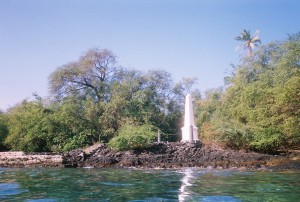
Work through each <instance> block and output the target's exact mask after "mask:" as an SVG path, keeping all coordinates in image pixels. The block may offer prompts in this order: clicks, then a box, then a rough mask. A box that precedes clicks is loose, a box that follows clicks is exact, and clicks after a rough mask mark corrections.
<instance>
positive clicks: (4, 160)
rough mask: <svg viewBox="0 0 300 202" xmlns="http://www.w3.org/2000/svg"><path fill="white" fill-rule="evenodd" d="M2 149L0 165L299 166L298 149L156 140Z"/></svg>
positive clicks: (294, 168)
mask: <svg viewBox="0 0 300 202" xmlns="http://www.w3.org/2000/svg"><path fill="white" fill-rule="evenodd" d="M1 153H2V154H0V167H66V168H70V167H71V168H76V167H92V168H99V167H116V168H121V167H140V168H181V167H199V168H217V169H245V170H258V169H260V170H264V169H276V170H300V152H297V151H293V152H286V153H282V154H279V155H269V154H260V153H255V152H247V151H242V150H240V151H236V150H231V149H223V148H220V147H216V146H212V145H200V144H198V145H194V144H189V143H181V142H172V143H154V144H152V145H151V146H150V147H148V148H145V149H136V150H130V151H113V150H111V149H110V148H108V147H107V146H105V145H104V144H98V145H94V146H92V147H89V148H86V149H76V150H73V151H70V152H67V153H65V154H46V153H42V154H41V153H40V154H32V153H27V154H26V153H23V152H20V153H19V155H16V154H14V155H12V153H16V152H11V155H10V154H9V152H1Z"/></svg>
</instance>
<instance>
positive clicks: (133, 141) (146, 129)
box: [108, 125, 156, 150]
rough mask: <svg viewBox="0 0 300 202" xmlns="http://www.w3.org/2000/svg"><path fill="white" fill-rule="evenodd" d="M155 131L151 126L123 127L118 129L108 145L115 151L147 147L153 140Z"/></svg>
mask: <svg viewBox="0 0 300 202" xmlns="http://www.w3.org/2000/svg"><path fill="white" fill-rule="evenodd" d="M155 130H156V128H155V127H154V126H152V125H141V126H133V125H125V126H122V127H121V128H120V129H119V132H118V136H116V137H114V138H112V139H111V140H110V141H109V143H108V145H109V146H110V147H111V148H112V149H115V150H129V149H136V148H143V147H147V146H148V145H149V144H151V143H152V142H153V141H154V140H155V137H156V132H155Z"/></svg>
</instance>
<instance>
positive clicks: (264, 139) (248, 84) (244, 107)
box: [198, 33, 300, 151]
mask: <svg viewBox="0 0 300 202" xmlns="http://www.w3.org/2000/svg"><path fill="white" fill-rule="evenodd" d="M227 82H228V86H227V88H226V90H225V91H224V93H222V94H220V93H218V97H217V98H216V99H213V98H212V97H211V96H208V97H207V99H206V100H205V101H203V102H202V103H200V106H199V108H201V107H202V110H203V108H204V109H205V108H207V109H206V111H205V113H206V114H207V115H206V116H205V117H208V118H203V116H204V115H203V113H204V112H201V113H200V114H198V118H200V120H198V121H199V124H200V125H201V129H202V130H203V133H204V134H206V135H207V136H208V135H209V134H214V135H215V136H216V137H217V138H219V140H222V141H225V142H226V143H227V144H228V145H229V146H233V147H237V148H248V149H254V150H259V151H272V150H278V149H284V148H289V147H297V146H299V143H300V105H299V103H300V102H299V101H300V33H298V34H295V35H291V36H289V38H288V39H287V40H285V41H283V42H274V43H270V44H267V45H264V46H261V47H260V48H259V49H258V50H257V51H255V52H253V54H251V55H250V56H248V57H244V58H243V60H242V61H241V63H240V64H238V65H236V66H235V69H234V70H233V72H232V76H230V77H228V78H227ZM205 103H206V104H205ZM205 105H208V107H205Z"/></svg>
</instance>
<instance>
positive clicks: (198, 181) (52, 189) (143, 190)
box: [0, 168, 300, 202]
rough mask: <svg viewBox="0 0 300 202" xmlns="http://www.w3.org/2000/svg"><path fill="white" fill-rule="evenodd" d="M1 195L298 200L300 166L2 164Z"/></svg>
mask: <svg viewBox="0 0 300 202" xmlns="http://www.w3.org/2000/svg"><path fill="white" fill-rule="evenodd" d="M0 201H26V202H53V201H116V202H117V201H131V202H142V201H203V202H215V201H235V202H237V201H239V202H240V201H251V202H252V201H272V202H273V201H292V202H294V201H300V172H271V171H259V172H242V171H230V170H201V169H192V168H185V169H180V170H141V169H140V170H139V169H113V168H105V169H94V168H93V169H84V168H82V169H81V168H76V169H64V168H36V169H1V168H0Z"/></svg>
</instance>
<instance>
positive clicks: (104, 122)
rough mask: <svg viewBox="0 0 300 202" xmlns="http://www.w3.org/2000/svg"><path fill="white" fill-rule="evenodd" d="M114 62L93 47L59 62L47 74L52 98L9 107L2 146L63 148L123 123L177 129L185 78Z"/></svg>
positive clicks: (98, 137)
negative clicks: (175, 79) (70, 60)
mask: <svg viewBox="0 0 300 202" xmlns="http://www.w3.org/2000/svg"><path fill="white" fill-rule="evenodd" d="M115 63H116V62H115V56H114V55H113V54H112V52H111V51H108V50H98V49H92V50H89V51H88V52H87V53H85V54H84V55H83V56H82V57H81V58H80V59H79V60H78V61H76V62H73V63H69V64H67V65H63V66H62V67H59V68H58V69H57V70H56V71H54V72H53V73H52V74H51V75H50V77H49V84H50V89H51V95H52V98H53V99H51V100H43V99H42V98H40V97H38V96H37V99H36V100H35V101H24V102H23V103H20V104H19V105H17V106H15V107H12V108H11V109H9V110H8V112H7V120H8V122H7V127H8V130H9V134H8V137H7V138H6V141H5V143H6V145H7V146H9V148H11V149H12V150H23V151H68V150H71V149H74V148H78V147H83V146H86V145H90V144H93V143H95V142H100V141H101V142H108V141H109V140H110V139H112V138H113V137H115V136H117V135H118V133H119V129H120V128H121V126H124V125H132V126H136V127H138V126H141V125H153V126H155V127H157V128H159V129H160V130H161V131H163V132H164V133H166V134H176V133H178V132H179V131H180V122H181V118H182V108H183V106H182V105H183V99H184V92H185V91H186V88H187V87H189V86H190V85H188V84H189V82H188V81H185V82H181V83H178V84H175V83H174V82H173V80H172V78H171V75H170V74H169V73H167V72H165V71H162V70H152V71H149V72H147V73H142V72H140V71H136V70H130V69H126V68H122V67H116V66H115ZM175 140H176V138H175Z"/></svg>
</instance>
